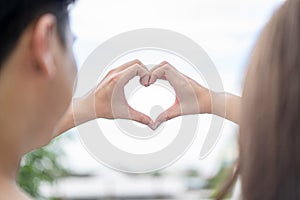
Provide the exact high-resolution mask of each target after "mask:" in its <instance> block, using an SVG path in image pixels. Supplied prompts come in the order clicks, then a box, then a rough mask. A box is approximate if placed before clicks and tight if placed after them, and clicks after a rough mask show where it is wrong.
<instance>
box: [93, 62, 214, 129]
mask: <svg viewBox="0 0 300 200" xmlns="http://www.w3.org/2000/svg"><path fill="white" fill-rule="evenodd" d="M135 76H139V77H140V83H141V84H142V85H144V86H145V87H147V86H149V85H151V84H153V83H155V82H156V80H157V79H163V80H166V81H168V82H169V83H170V85H171V86H172V87H173V88H174V90H175V93H176V98H175V102H174V104H173V105H172V106H171V107H170V108H168V109H167V110H165V111H164V112H162V113H161V114H160V115H159V116H158V117H157V118H156V120H155V121H153V120H152V119H151V118H150V117H149V116H147V115H145V114H143V113H141V112H139V111H137V110H135V109H133V108H132V107H131V106H130V105H129V104H128V102H127V100H126V97H125V94H124V87H125V85H126V84H127V83H128V82H129V80H131V79H132V78H133V77H135ZM94 98H95V109H96V115H97V117H103V118H109V119H117V118H121V119H131V120H134V121H137V122H140V123H143V124H146V125H148V126H149V127H150V128H151V129H153V130H154V129H156V128H157V127H158V126H159V125H160V124H161V123H162V122H164V121H167V120H169V119H172V118H175V117H177V116H180V115H188V114H199V113H206V112H209V110H210V104H211V98H210V92H209V90H208V89H206V88H204V87H202V86H201V85H199V84H198V83H197V82H195V81H194V80H192V79H190V78H189V77H187V76H185V75H184V74H182V73H180V72H179V71H177V70H176V69H175V68H174V67H173V66H172V65H170V64H169V63H168V62H166V61H164V62H162V63H161V64H159V65H157V66H155V67H154V68H153V69H151V70H150V71H149V70H148V69H147V68H146V67H145V66H144V65H143V64H142V63H141V62H140V61H139V60H134V61H131V62H129V63H126V64H124V65H122V66H120V67H119V68H116V69H113V70H111V71H110V72H109V73H108V74H107V75H106V77H105V78H104V79H103V80H102V81H101V82H100V83H99V85H98V86H97V88H96V89H95V92H94ZM108 105H110V106H108ZM200 108H201V109H200Z"/></svg>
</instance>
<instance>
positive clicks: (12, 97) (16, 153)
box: [0, 14, 240, 200]
mask: <svg viewBox="0 0 300 200" xmlns="http://www.w3.org/2000/svg"><path fill="white" fill-rule="evenodd" d="M76 73H77V69H76V64H75V61H74V57H73V53H72V34H71V32H70V30H69V27H67V30H66V41H65V44H64V45H62V44H61V40H60V39H59V37H58V35H57V24H56V19H55V17H54V16H52V15H51V14H46V15H43V16H42V17H40V18H39V19H38V20H37V23H36V24H34V25H33V24H31V25H30V26H29V27H27V28H26V30H24V32H23V34H22V35H21V37H20V38H19V41H18V44H17V46H16V48H15V49H14V50H13V52H12V53H11V54H10V55H9V57H8V58H7V59H6V60H5V62H4V63H3V65H2V66H1V72H0V106H1V108H0V109H1V112H0V123H1V126H0V128H1V130H0V163H1V164H0V188H1V191H5V193H3V192H1V196H0V200H8V199H9V200H10V199H16V200H19V199H20V200H23V199H24V200H26V199H30V198H29V197H27V196H26V195H25V194H24V193H23V192H22V191H21V190H20V189H19V188H18V187H17V185H16V183H15V180H16V175H17V171H18V167H19V163H20V160H21V157H22V156H23V155H24V154H26V153H28V152H29V151H31V150H33V149H35V148H38V147H41V146H44V145H45V144H47V143H49V141H50V140H51V139H52V138H53V137H56V136H58V135H60V134H61V133H63V132H65V131H66V130H68V129H70V128H73V127H74V126H75V125H78V124H81V123H84V122H87V121H90V120H93V119H96V118H106V119H115V118H123V119H130V120H135V121H137V122H140V123H143V124H146V125H148V126H149V127H150V128H152V129H156V128H157V127H158V126H159V125H160V124H161V123H162V122H164V121H166V120H170V119H172V118H175V117H177V116H180V115H187V114H202V113H210V114H216V115H219V116H221V117H224V118H227V119H229V120H231V121H234V122H236V123H238V122H239V107H240V106H239V105H240V98H239V97H237V96H234V95H231V94H227V93H226V94H219V93H214V92H212V91H209V90H208V89H206V88H204V87H202V86H201V85H199V84H198V83H197V82H196V81H194V80H192V79H190V78H188V77H187V76H185V75H184V74H182V73H180V72H179V71H177V70H176V69H175V68H174V67H173V66H171V65H170V64H169V63H167V62H163V63H161V64H160V65H158V66H156V67H155V68H153V69H152V70H150V71H149V70H148V69H147V68H146V67H145V66H144V65H143V64H142V63H141V62H140V61H138V60H134V61H131V62H129V63H126V64H124V65H122V66H120V67H118V68H116V69H113V70H112V71H110V72H109V73H108V74H107V76H106V77H105V78H104V79H103V80H102V81H101V82H100V83H99V85H97V86H96V87H95V88H94V89H92V90H91V91H89V92H88V93H87V95H85V96H84V97H82V98H79V99H75V100H73V104H72V91H73V85H74V82H75V78H76ZM135 76H139V77H140V82H141V84H142V85H144V86H149V85H151V84H153V83H154V82H155V81H156V80H157V79H164V80H167V81H169V82H170V84H171V85H172V86H173V87H174V90H175V92H176V101H175V103H174V105H173V106H172V107H171V108H170V109H168V110H166V111H165V112H164V113H162V114H161V115H160V116H159V117H158V118H157V119H156V120H155V121H152V119H151V118H150V117H148V116H147V115H145V114H143V113H141V112H139V111H137V110H134V109H133V108H131V107H130V106H129V104H128V102H127V100H126V98H125V96H124V91H123V88H124V86H125V85H126V84H127V82H128V81H130V80H131V79H132V78H133V77H135ZM182 88H185V90H183V89H182ZM113 94H117V95H113ZM187 97H193V98H192V99H193V102H194V103H195V104H191V100H190V98H187ZM223 97H225V99H226V103H225V104H224V101H223V99H224V98H223ZM112 101H115V102H116V104H114V105H118V106H117V107H112V106H111V102H112ZM225 105H226V106H225ZM224 106H225V107H224ZM224 109H225V110H226V112H224ZM74 115H76V116H77V119H76V124H75V123H74Z"/></svg>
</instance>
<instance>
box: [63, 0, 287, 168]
mask: <svg viewBox="0 0 300 200" xmlns="http://www.w3.org/2000/svg"><path fill="white" fill-rule="evenodd" d="M282 2H283V1H282V0H186V1H183V0H151V1H150V0H148V1H146V0H143V1H141V0H109V1H99V0H79V1H78V2H77V4H76V5H75V7H74V8H73V9H72V12H71V26H72V29H73V31H74V33H75V35H76V36H77V42H76V43H75V45H74V49H75V54H76V57H77V61H78V66H79V67H80V66H81V65H82V63H83V62H84V61H85V59H86V58H87V56H88V55H89V54H90V53H91V52H92V51H93V50H94V49H95V48H96V47H97V46H98V45H100V44H101V43H102V42H104V41H105V40H107V39H109V38H111V37H113V36H115V35H117V34H120V33H122V32H125V31H130V30H133V29H139V28H163V29H170V30H173V31H177V32H179V33H181V34H184V35H186V36H188V37H189V38H191V39H193V40H194V41H195V42H197V43H198V44H199V45H200V46H202V47H203V48H204V49H205V50H206V52H207V53H208V55H209V56H210V58H211V59H212V60H213V62H214V63H215V65H216V67H217V69H218V71H219V73H220V75H221V78H222V80H223V83H224V87H225V90H226V91H229V92H233V93H236V94H240V92H241V88H242V80H243V77H244V72H245V68H246V63H247V60H248V57H249V54H250V52H251V48H252V46H253V44H254V42H255V40H256V38H257V36H258V34H259V32H260V31H261V29H262V27H263V25H264V24H265V23H266V21H267V20H268V19H269V17H270V16H271V14H272V12H273V11H274V9H276V8H277V7H278V6H279V5H280V4H281V3H282ZM237 128H238V127H237V126H236V125H234V124H232V123H230V122H226V124H225V126H224V130H223V135H222V137H221V138H220V141H219V144H218V145H217V147H216V148H215V149H214V151H213V152H212V153H211V154H210V155H209V156H208V157H207V158H206V159H205V160H203V161H199V160H197V156H198V154H199V151H200V148H199V147H198V146H197V145H199V144H200V143H201V139H199V141H198V139H196V141H195V143H194V145H193V146H192V148H191V149H190V150H189V151H188V152H187V154H186V156H185V158H183V159H181V160H180V161H178V163H176V164H175V165H174V166H172V167H171V169H172V168H174V169H177V167H181V166H189V165H191V166H195V165H196V166H197V167H199V168H200V169H202V170H203V172H206V173H207V174H209V173H213V172H212V171H213V170H214V167H212V166H213V165H215V164H216V163H217V162H218V160H219V159H218V158H220V152H222V156H224V154H229V157H233V156H232V154H234V153H232V152H233V151H234V149H235V148H236V147H235V146H234V145H233V146H232V144H233V143H232V142H229V141H234V140H235V136H236V134H235V133H234V132H236V130H237ZM234 130H235V131H234ZM200 138H201V136H200ZM197 141H198V142H197ZM65 147H66V150H67V152H68V157H69V160H70V165H72V166H74V168H75V169H79V170H81V171H85V170H95V169H98V168H100V166H99V164H97V163H96V162H95V161H94V160H93V159H92V158H91V157H90V156H89V155H88V154H87V153H86V152H85V150H84V148H83V147H82V146H81V145H80V143H79V142H78V140H76V142H70V143H68V142H66V146H65ZM224 152H225V153H224Z"/></svg>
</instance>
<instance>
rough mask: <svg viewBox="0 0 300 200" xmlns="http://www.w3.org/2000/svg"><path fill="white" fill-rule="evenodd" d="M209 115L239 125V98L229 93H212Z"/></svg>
mask: <svg viewBox="0 0 300 200" xmlns="http://www.w3.org/2000/svg"><path fill="white" fill-rule="evenodd" d="M211 103H212V104H211V114H215V115H218V116H220V117H223V118H226V119H228V120H230V121H232V122H235V123H237V124H239V123H240V107H241V106H240V105H241V97H239V96H236V95H233V94H229V93H212V100H211Z"/></svg>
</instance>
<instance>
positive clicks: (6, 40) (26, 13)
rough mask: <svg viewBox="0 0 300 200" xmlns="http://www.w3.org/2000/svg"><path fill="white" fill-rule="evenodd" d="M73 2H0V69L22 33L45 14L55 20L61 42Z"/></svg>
mask: <svg viewBox="0 0 300 200" xmlns="http://www.w3.org/2000/svg"><path fill="white" fill-rule="evenodd" d="M74 1H75V0H0V69H1V66H2V64H3V62H4V61H5V60H6V58H7V57H8V56H9V55H10V53H11V52H12V51H13V49H14V48H15V46H16V44H17V42H18V39H19V37H20V36H21V34H22V33H23V31H24V30H25V29H26V28H27V27H28V25H30V24H31V23H33V22H34V21H35V20H37V19H38V18H39V17H41V16H42V15H44V14H46V13H51V14H53V15H54V16H55V17H56V19H57V26H58V28H57V30H58V35H59V37H60V39H61V42H62V43H64V42H65V38H64V35H65V27H66V25H67V23H68V21H69V13H68V7H69V5H70V4H72V3H73V2H74Z"/></svg>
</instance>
